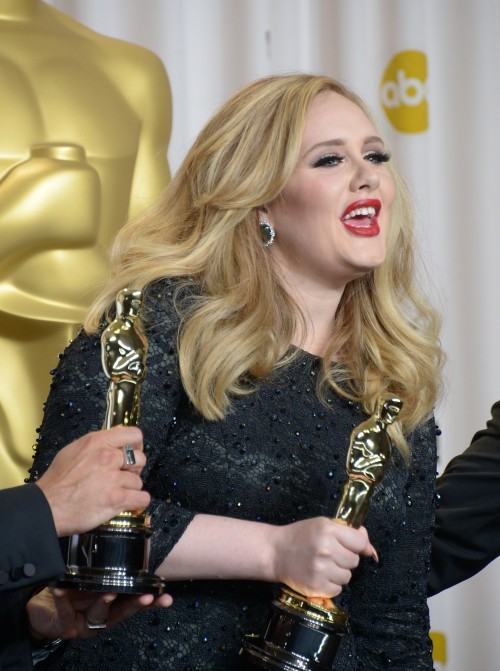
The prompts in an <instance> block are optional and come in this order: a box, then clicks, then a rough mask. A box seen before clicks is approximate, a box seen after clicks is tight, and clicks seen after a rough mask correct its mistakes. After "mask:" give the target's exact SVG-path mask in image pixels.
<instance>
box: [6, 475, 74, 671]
mask: <svg viewBox="0 0 500 671" xmlns="http://www.w3.org/2000/svg"><path fill="white" fill-rule="evenodd" d="M64 570H65V564H64V561H63V558H62V554H61V550H60V546H59V541H58V538H57V535H56V530H55V527H54V520H53V517H52V513H51V510H50V507H49V504H48V502H47V499H46V498H45V496H44V494H43V492H42V490H41V489H40V488H39V487H38V486H37V485H34V484H32V485H21V486H20V487H13V488H11V489H4V490H1V491H0V669H1V670H2V671H7V670H8V671H21V670H22V671H25V670H26V669H31V668H32V663H31V646H30V640H29V636H28V631H27V627H26V622H25V615H24V607H25V604H26V598H27V592H31V591H32V589H33V587H34V586H36V585H38V584H44V583H47V582H48V581H49V580H51V579H53V578H55V577H57V576H58V575H61V574H62V573H64Z"/></svg>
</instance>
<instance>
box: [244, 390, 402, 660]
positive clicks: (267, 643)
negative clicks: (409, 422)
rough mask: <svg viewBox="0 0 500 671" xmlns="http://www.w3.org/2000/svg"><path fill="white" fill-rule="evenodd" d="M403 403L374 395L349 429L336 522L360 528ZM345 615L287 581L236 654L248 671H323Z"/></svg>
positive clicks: (336, 645)
mask: <svg viewBox="0 0 500 671" xmlns="http://www.w3.org/2000/svg"><path fill="white" fill-rule="evenodd" d="M402 407H403V403H402V401H401V400H400V399H399V398H396V397H394V396H390V395H384V396H381V397H380V398H379V399H378V402H377V406H376V408H375V412H374V414H373V415H372V416H371V417H369V418H368V419H367V420H365V421H364V422H362V423H361V424H359V425H358V426H357V427H356V428H355V429H354V430H353V431H352V433H351V437H350V443H349V450H348V453H347V463H346V470H347V481H346V483H345V485H344V487H343V489H342V493H341V498H340V502H339V504H338V506H337V511H336V513H335V518H334V519H335V520H336V521H337V522H339V521H340V522H342V523H344V524H347V525H348V526H352V527H355V528H359V527H360V526H361V525H362V524H363V522H364V520H365V517H366V514H367V512H368V506H369V503H370V499H371V497H372V494H373V491H374V488H375V486H376V485H377V484H378V483H379V482H380V481H381V480H382V478H383V475H384V473H385V470H386V466H387V463H388V460H389V457H390V455H391V440H390V437H389V435H388V433H387V428H388V426H389V425H390V424H392V423H393V422H394V420H395V418H396V417H397V416H398V414H399V412H400V410H401V408H402ZM348 619H349V614H348V613H347V612H346V611H344V610H342V609H341V608H339V607H338V606H337V605H336V604H335V603H334V602H333V601H332V599H330V598H329V597H306V596H303V595H302V594H299V593H297V592H295V591H294V590H292V589H290V588H289V587H287V586H286V585H284V586H282V589H281V594H280V596H279V598H278V599H275V600H274V601H273V602H272V615H271V619H270V621H269V624H268V626H267V630H266V633H265V634H264V637H260V636H256V635H254V634H250V635H248V636H247V637H246V641H245V643H244V645H243V647H242V648H241V651H240V657H241V659H242V660H243V661H244V663H245V666H244V667H243V668H245V670H246V671H251V670H252V671H253V670H255V671H257V670H258V669H275V670H276V671H327V669H331V668H332V665H333V662H334V659H335V656H336V654H337V650H338V648H339V645H340V642H341V640H342V637H343V636H344V635H345V633H346V630H347V629H346V627H347V622H348Z"/></svg>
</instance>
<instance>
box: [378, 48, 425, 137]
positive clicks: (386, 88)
mask: <svg viewBox="0 0 500 671" xmlns="http://www.w3.org/2000/svg"><path fill="white" fill-rule="evenodd" d="M379 96H380V103H381V105H382V107H383V108H384V112H385V113H386V114H387V118H388V119H389V121H390V122H391V124H392V125H393V126H394V128H395V129H396V130H399V131H401V132H402V133H423V132H424V131H426V130H427V128H428V127H429V112H428V104H427V57H426V55H425V54H424V53H423V52H422V51H400V52H399V53H398V54H396V55H395V56H394V57H393V59H392V60H391V62H390V63H389V65H388V66H387V68H386V70H385V72H384V76H383V77H382V81H381V83H380V90H379Z"/></svg>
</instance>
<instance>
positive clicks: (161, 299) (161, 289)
mask: <svg viewBox="0 0 500 671" xmlns="http://www.w3.org/2000/svg"><path fill="white" fill-rule="evenodd" d="M198 293H199V292H198V291H197V290H196V285H195V284H194V282H192V281H191V280H189V279H184V278H182V279H180V278H164V279H159V280H156V281H155V282H152V283H151V284H150V285H148V287H147V288H146V289H145V290H144V298H143V305H142V311H141V318H142V321H143V323H144V325H145V327H146V328H153V329H154V328H155V327H163V328H165V326H168V325H170V326H171V327H174V328H177V327H178V326H179V323H180V315H181V312H182V310H183V308H184V306H185V304H186V301H187V300H188V299H189V297H190V296H194V295H196V294H198Z"/></svg>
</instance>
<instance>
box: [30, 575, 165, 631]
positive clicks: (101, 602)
mask: <svg viewBox="0 0 500 671" xmlns="http://www.w3.org/2000/svg"><path fill="white" fill-rule="evenodd" d="M170 605H172V597H171V596H170V595H169V594H162V595H161V596H158V597H154V596H153V595H152V594H134V595H124V594H120V595H117V594H114V593H113V594H112V593H98V592H85V591H79V590H72V589H71V590H70V589H61V588H59V587H56V588H51V587H46V588H45V589H43V590H42V591H41V592H39V593H38V594H36V595H35V596H34V597H32V598H31V599H30V601H29V602H28V604H27V606H26V612H27V615H28V622H29V626H30V630H31V634H32V636H33V637H34V638H38V639H57V638H65V639H70V638H92V637H94V636H96V634H97V633H98V632H99V631H100V630H101V631H102V629H104V627H102V628H101V629H89V626H88V624H89V623H90V624H91V625H92V624H93V625H104V624H106V627H105V628H106V629H109V628H111V627H114V626H115V625H116V624H118V623H119V622H121V621H122V620H125V619H126V618H128V617H130V616H131V615H133V614H134V613H136V612H137V611H140V610H148V609H150V608H167V607H168V606H170Z"/></svg>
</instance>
